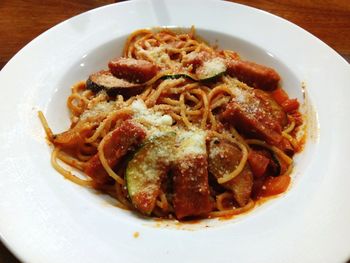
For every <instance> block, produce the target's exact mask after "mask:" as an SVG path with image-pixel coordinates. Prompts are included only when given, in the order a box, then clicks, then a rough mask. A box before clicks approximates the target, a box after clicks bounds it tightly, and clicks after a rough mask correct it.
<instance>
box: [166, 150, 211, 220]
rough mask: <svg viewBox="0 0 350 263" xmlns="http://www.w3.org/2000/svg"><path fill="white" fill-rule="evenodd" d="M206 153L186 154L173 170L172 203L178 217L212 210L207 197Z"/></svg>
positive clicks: (203, 213)
mask: <svg viewBox="0 0 350 263" xmlns="http://www.w3.org/2000/svg"><path fill="white" fill-rule="evenodd" d="M207 169H208V161H207V157H206V155H192V156H187V157H186V158H184V159H182V160H181V161H179V162H178V164H177V165H176V166H175V168H174V170H173V187H174V197H173V205H174V210H175V215H176V217H177V218H178V219H182V218H184V217H188V216H200V215H205V214H207V213H209V212H210V211H211V210H212V204H211V202H210V199H209V183H208V170H207Z"/></svg>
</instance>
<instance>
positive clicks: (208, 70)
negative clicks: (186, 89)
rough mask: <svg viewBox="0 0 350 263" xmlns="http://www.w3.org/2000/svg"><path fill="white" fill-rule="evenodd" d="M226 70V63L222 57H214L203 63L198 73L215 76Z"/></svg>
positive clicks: (208, 76) (207, 76) (204, 75)
mask: <svg viewBox="0 0 350 263" xmlns="http://www.w3.org/2000/svg"><path fill="white" fill-rule="evenodd" d="M225 71H226V64H225V61H224V60H223V59H222V58H214V59H211V60H208V61H205V62H204V63H203V66H202V67H201V70H200V75H201V76H203V77H206V78H210V77H213V76H216V75H218V74H220V73H222V72H225Z"/></svg>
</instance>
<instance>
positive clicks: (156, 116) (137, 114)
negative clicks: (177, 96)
mask: <svg viewBox="0 0 350 263" xmlns="http://www.w3.org/2000/svg"><path fill="white" fill-rule="evenodd" d="M131 109H132V110H133V111H134V120H136V121H141V122H147V123H149V124H151V125H154V126H171V125H172V124H173V118H172V117H171V116H170V115H167V114H164V115H162V114H161V113H160V112H154V111H153V110H151V109H148V108H147V107H146V105H145V103H144V102H143V100H141V99H138V100H136V101H134V102H133V103H132V104H131Z"/></svg>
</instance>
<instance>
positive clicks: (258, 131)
mask: <svg viewBox="0 0 350 263" xmlns="http://www.w3.org/2000/svg"><path fill="white" fill-rule="evenodd" d="M240 94H241V96H237V97H236V98H234V99H233V100H232V101H231V102H230V103H228V104H227V106H226V109H225V111H224V112H223V113H222V117H223V120H226V121H228V122H230V123H232V124H233V125H235V127H236V128H238V129H239V130H240V131H241V132H243V133H244V134H246V135H249V136H252V137H256V138H259V139H263V140H266V141H267V142H268V143H270V144H273V145H276V146H278V145H279V143H280V142H281V140H282V134H281V132H282V129H283V127H284V125H285V124H286V122H287V116H286V113H285V112H284V111H283V109H282V108H281V107H280V106H279V105H278V104H277V103H275V102H274V101H273V99H272V98H271V96H270V95H269V94H267V93H265V92H264V91H258V90H253V89H250V90H242V91H240Z"/></svg>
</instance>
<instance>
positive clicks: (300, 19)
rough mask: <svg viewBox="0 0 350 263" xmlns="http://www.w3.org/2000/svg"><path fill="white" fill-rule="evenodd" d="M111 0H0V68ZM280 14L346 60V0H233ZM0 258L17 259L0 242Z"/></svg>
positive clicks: (349, 32)
mask: <svg viewBox="0 0 350 263" xmlns="http://www.w3.org/2000/svg"><path fill="white" fill-rule="evenodd" d="M115 2H120V1H112V0H74V1H71V0H47V1H43V0H0V69H2V68H3V66H4V65H5V64H6V63H7V62H8V61H9V60H10V59H11V57H13V56H14V55H15V54H16V53H17V52H18V51H19V50H20V49H21V48H23V47H24V46H25V45H26V44H27V43H28V42H29V41H31V40H32V39H34V38H35V37H37V36H38V35H39V34H41V33H42V32H44V31H46V30H47V29H49V28H51V27H52V26H54V25H56V24H58V23H60V22H62V21H64V20H66V19H68V18H70V17H72V16H74V15H77V14H80V13H82V12H85V11H87V10H90V9H93V8H96V7H99V6H103V5H107V4H111V3H115ZM235 2H238V3H242V4H246V5H249V6H252V7H256V8H259V9H262V10H265V11H268V12H270V13H273V14H275V15H278V16H281V17H283V18H285V19H287V20H289V21H291V22H293V23H295V24H297V25H299V26H301V27H302V28H304V29H306V30H307V31H309V32H311V33H312V34H314V35H315V36H317V37H318V38H320V39H321V40H322V41H324V42H325V43H326V44H328V45H329V46H331V47H332V48H333V49H335V50H336V51H337V52H338V53H339V54H340V55H342V56H343V57H344V58H345V59H346V60H347V61H348V62H349V61H350V1H349V0H318V1H316V0H289V1H280V0H254V1H253V0H237V1H235ZM0 262H1V263H2V262H5V263H8V262H19V261H18V260H17V259H16V258H15V257H14V256H13V255H12V254H11V252H9V251H8V250H7V249H6V247H5V246H4V245H3V244H2V243H1V242H0Z"/></svg>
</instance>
